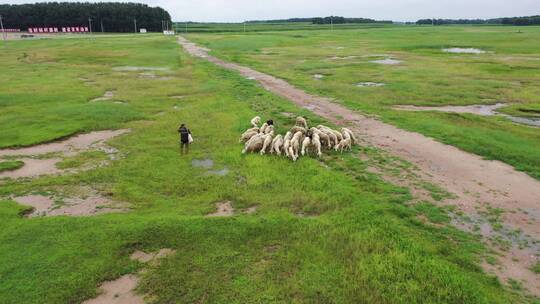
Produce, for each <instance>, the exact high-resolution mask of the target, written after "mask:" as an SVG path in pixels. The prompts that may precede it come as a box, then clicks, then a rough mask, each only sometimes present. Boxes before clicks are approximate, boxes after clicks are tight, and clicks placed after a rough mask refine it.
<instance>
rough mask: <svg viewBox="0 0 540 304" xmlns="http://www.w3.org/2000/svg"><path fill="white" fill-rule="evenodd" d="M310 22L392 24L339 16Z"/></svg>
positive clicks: (315, 19) (313, 19)
mask: <svg viewBox="0 0 540 304" xmlns="http://www.w3.org/2000/svg"><path fill="white" fill-rule="evenodd" d="M311 22H312V23H313V24H330V23H333V24H345V23H392V21H377V20H374V19H367V18H345V17H340V16H330V17H324V18H323V17H316V18H312V19H311Z"/></svg>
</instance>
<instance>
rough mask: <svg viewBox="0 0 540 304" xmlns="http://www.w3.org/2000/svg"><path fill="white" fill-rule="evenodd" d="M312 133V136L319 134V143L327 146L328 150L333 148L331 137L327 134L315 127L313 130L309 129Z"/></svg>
mask: <svg viewBox="0 0 540 304" xmlns="http://www.w3.org/2000/svg"><path fill="white" fill-rule="evenodd" d="M309 130H310V131H311V134H317V135H318V136H319V142H320V143H321V145H322V144H324V145H325V146H327V147H328V149H330V148H332V143H331V142H330V137H329V136H328V135H327V134H326V133H323V132H322V131H321V130H319V129H317V128H315V127H313V128H311V129H309Z"/></svg>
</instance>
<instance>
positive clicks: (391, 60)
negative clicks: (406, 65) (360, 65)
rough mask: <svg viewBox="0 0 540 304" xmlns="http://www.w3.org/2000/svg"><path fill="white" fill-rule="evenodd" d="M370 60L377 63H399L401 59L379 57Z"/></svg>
mask: <svg viewBox="0 0 540 304" xmlns="http://www.w3.org/2000/svg"><path fill="white" fill-rule="evenodd" d="M370 62H372V63H378V64H384V65H396V64H400V63H401V62H402V61H401V60H396V59H392V58H386V59H380V60H372V61H370Z"/></svg>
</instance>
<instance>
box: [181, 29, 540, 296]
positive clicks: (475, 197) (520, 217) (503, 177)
mask: <svg viewBox="0 0 540 304" xmlns="http://www.w3.org/2000/svg"><path fill="white" fill-rule="evenodd" d="M178 41H179V43H180V44H182V45H183V47H184V49H185V50H186V51H187V52H188V53H190V54H191V55H193V56H197V57H200V58H205V59H206V60H208V61H210V62H213V63H214V64H216V65H219V66H221V67H224V68H226V69H231V70H235V71H238V72H239V73H240V74H241V75H242V76H244V77H255V78H256V79H257V80H258V82H259V83H260V84H261V85H262V86H263V87H264V88H265V89H267V90H268V91H270V92H273V93H275V94H276V95H279V96H281V97H284V98H286V99H289V100H291V101H292V102H293V103H294V104H296V105H298V106H299V107H304V108H307V109H309V110H311V111H313V112H314V113H315V114H317V115H319V116H321V117H323V118H325V119H327V120H329V121H331V122H333V123H335V124H337V125H341V126H348V127H349V128H351V129H352V130H353V131H354V132H355V133H357V134H359V137H361V139H362V141H363V143H364V144H365V145H371V146H374V147H378V148H380V149H383V150H385V151H388V152H389V153H390V154H392V155H394V156H397V157H399V158H402V159H405V160H407V161H408V162H410V163H412V164H414V165H415V166H416V167H417V168H418V172H417V173H416V174H417V175H418V178H419V179H420V180H425V181H429V182H430V183H432V184H434V185H437V186H439V187H441V188H442V189H445V190H446V191H448V192H449V193H452V194H453V195H454V196H455V197H457V198H455V199H449V200H447V201H446V202H445V203H450V204H455V205H457V206H458V207H459V209H460V210H461V211H463V212H464V213H465V214H474V213H475V212H476V211H475V208H476V207H482V202H483V203H486V204H488V205H489V206H491V207H492V208H498V209H501V210H504V211H508V212H507V213H505V216H503V217H502V219H501V220H502V222H503V224H504V225H505V226H508V227H511V228H512V229H514V230H518V229H521V231H523V233H525V234H529V235H530V236H531V237H532V238H533V239H535V240H538V239H539V237H540V231H539V230H540V228H539V227H540V225H539V220H540V219H538V218H537V217H536V216H534V214H538V213H537V212H527V213H525V212H522V211H516V210H527V209H532V210H537V209H538V208H539V206H538V202H540V182H539V181H537V180H535V179H534V178H532V177H530V176H528V175H527V174H525V173H523V172H519V171H516V170H515V169H514V168H513V167H511V166H509V165H508V164H505V163H503V162H500V161H490V160H485V159H482V157H480V156H478V155H474V154H470V153H467V152H464V151H462V150H460V149H458V148H456V147H454V146H450V145H446V144H443V143H440V142H437V141H435V140H433V139H431V138H428V137H425V136H424V135H422V134H419V133H415V132H409V131H405V130H401V129H399V128H397V127H394V126H392V125H389V124H386V123H384V122H382V121H380V120H378V119H376V118H372V117H367V116H365V115H362V114H361V113H358V112H355V111H352V110H350V109H348V108H346V107H344V106H342V105H340V104H337V103H334V102H332V100H331V99H330V98H325V97H320V96H315V95H311V94H308V93H306V92H304V91H302V90H300V89H298V88H296V87H294V86H292V85H290V84H289V83H287V82H286V81H284V80H282V79H278V78H275V77H273V76H270V75H267V74H264V73H261V72H258V71H256V70H253V69H251V68H248V67H244V66H240V65H238V64H234V63H229V62H225V61H223V60H221V59H219V58H216V57H213V56H209V55H208V54H207V51H205V50H203V49H202V48H200V47H198V46H197V45H196V44H194V43H191V42H189V41H188V40H186V39H185V38H183V37H179V39H178ZM387 63H388V62H387ZM392 63H393V64H395V62H392ZM398 63H399V62H398ZM512 212H514V213H512ZM506 214H512V216H506ZM516 250H519V248H517V249H516ZM515 263H516V265H517V266H516V267H519V268H520V269H521V270H523V273H526V272H527V271H530V270H529V269H528V267H529V263H528V262H527V261H521V260H520V261H518V262H515ZM539 277H540V276H536V277H535V279H534V280H532V281H528V282H527V284H526V285H525V287H526V288H527V289H528V290H529V291H530V292H531V293H533V294H534V295H537V296H540V288H539V286H540V278H539ZM517 279H518V280H519V278H517Z"/></svg>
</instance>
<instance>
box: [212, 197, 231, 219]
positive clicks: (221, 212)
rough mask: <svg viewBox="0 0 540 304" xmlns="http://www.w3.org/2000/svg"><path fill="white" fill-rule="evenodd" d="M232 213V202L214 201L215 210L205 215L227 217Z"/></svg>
mask: <svg viewBox="0 0 540 304" xmlns="http://www.w3.org/2000/svg"><path fill="white" fill-rule="evenodd" d="M233 215H234V208H233V205H232V202H230V201H224V202H219V203H216V212H214V213H210V214H208V215H206V216H207V217H229V216H233Z"/></svg>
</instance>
